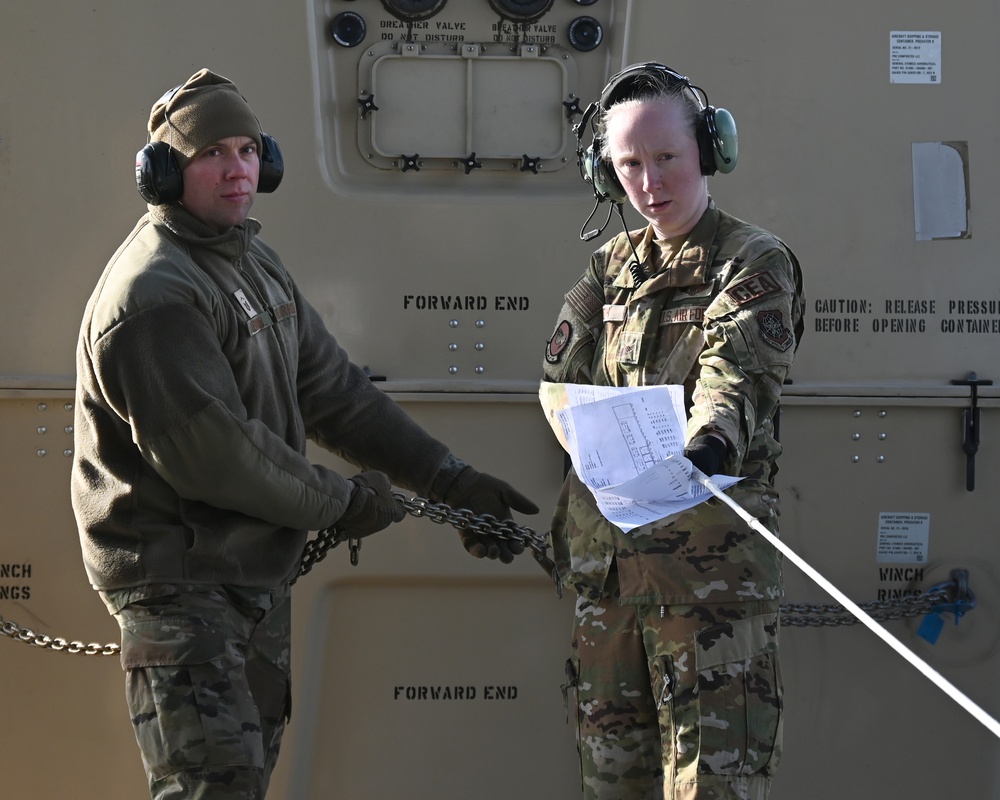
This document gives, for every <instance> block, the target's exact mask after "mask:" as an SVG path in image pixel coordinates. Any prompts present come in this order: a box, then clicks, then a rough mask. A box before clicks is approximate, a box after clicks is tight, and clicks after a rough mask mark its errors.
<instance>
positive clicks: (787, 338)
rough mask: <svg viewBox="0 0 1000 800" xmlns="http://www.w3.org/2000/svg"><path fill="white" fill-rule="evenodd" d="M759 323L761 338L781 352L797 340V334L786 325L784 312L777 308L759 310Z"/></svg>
mask: <svg viewBox="0 0 1000 800" xmlns="http://www.w3.org/2000/svg"><path fill="white" fill-rule="evenodd" d="M757 323H758V324H759V325H760V336H761V338H762V339H763V340H764V341H765V342H767V343H768V344H769V345H771V347H775V348H777V349H778V350H780V351H781V352H785V350H787V349H788V348H789V347H791V346H792V343H793V342H794V341H795V336H794V335H793V334H792V332H791V331H790V330H789V329H788V328H786V327H785V322H784V318H783V316H782V313H781V312H780V311H778V310H777V309H770V310H768V311H758V312H757Z"/></svg>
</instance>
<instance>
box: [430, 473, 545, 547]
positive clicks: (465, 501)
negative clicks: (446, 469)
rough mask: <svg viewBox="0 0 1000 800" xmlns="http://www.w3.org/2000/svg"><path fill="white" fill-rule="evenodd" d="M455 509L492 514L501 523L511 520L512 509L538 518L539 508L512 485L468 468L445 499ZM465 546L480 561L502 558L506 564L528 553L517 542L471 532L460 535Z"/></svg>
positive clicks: (450, 488) (465, 531)
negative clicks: (515, 557) (481, 559)
mask: <svg viewBox="0 0 1000 800" xmlns="http://www.w3.org/2000/svg"><path fill="white" fill-rule="evenodd" d="M442 499H443V500H444V502H445V503H447V504H448V505H449V506H451V507H452V508H465V509H468V510H469V511H472V512H474V513H476V514H491V515H492V516H494V517H496V518H497V519H500V520H504V519H510V518H511V513H510V511H511V509H514V511H520V512H521V513H522V514H537V513H538V506H536V505H535V504H534V503H532V502H531V501H530V500H529V499H528V498H527V497H525V496H524V495H523V494H521V493H520V492H518V491H517V490H516V489H514V487H512V486H511V485H510V484H509V483H506V482H505V481H502V480H500V479H499V478H494V477H493V476H492V475H487V474H486V473H485V472H478V471H477V470H475V469H473V468H472V467H465V469H463V470H462V471H461V472H459V473H458V475H457V476H455V479H454V480H453V481H452V482H451V485H450V486H449V487H448V489H447V490H446V491H445V493H444V497H443V498H442ZM459 533H460V535H461V537H462V545H463V546H464V547H465V549H466V550H467V551H468V553H469V555H472V556H474V557H476V558H483V557H484V556H485V557H486V558H493V559H496V558H499V559H500V561H502V562H503V563H504V564H509V563H510V562H511V561H513V560H514V556H517V555H520V554H521V553H523V552H524V545H523V544H521V542H519V541H516V540H514V539H498V538H497V537H495V536H490V535H489V534H482V533H476V532H475V531H471V530H463V531H459Z"/></svg>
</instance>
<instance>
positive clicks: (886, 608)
mask: <svg viewBox="0 0 1000 800" xmlns="http://www.w3.org/2000/svg"><path fill="white" fill-rule="evenodd" d="M953 594H954V592H953V591H952V590H951V588H945V587H942V588H938V589H935V590H933V591H930V592H927V593H921V594H912V595H906V596H905V597H901V598H899V599H898V600H874V601H872V602H870V603H859V606H860V607H861V609H862V610H863V611H866V612H867V613H868V614H869V616H871V617H872V618H873V619H878V620H897V619H905V618H907V617H919V616H921V615H924V614H929V613H931V611H932V610H934V608H935V607H936V606H941V605H945V604H947V603H948V602H949V600H950V599H952V597H951V596H952V595H953ZM781 624H782V625H785V626H791V627H796V628H810V627H811V628H821V627H836V626H838V625H857V624H858V618H857V617H855V616H854V615H853V614H852V613H850V612H849V611H848V610H847V609H846V608H844V607H843V606H841V605H833V604H829V605H828V604H824V603H783V604H782V605H781Z"/></svg>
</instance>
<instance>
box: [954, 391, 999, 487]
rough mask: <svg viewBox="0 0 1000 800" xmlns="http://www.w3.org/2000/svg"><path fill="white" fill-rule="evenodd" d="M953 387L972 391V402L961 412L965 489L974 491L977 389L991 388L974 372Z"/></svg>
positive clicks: (977, 418)
mask: <svg viewBox="0 0 1000 800" xmlns="http://www.w3.org/2000/svg"><path fill="white" fill-rule="evenodd" d="M951 383H952V385H953V386H968V387H970V388H971V389H972V400H971V403H970V405H969V407H968V408H966V409H964V410H963V411H962V430H963V431H964V434H963V439H962V451H963V452H964V453H965V488H966V490H967V491H970V492H972V491H974V490H975V488H976V453H978V452H979V389H978V387H980V386H992V385H993V381H991V380H980V379H979V377H978V376H977V375H976V373H975V372H970V373H969V374H968V375H966V376H965V378H964V379H962V380H953V381H952V382H951Z"/></svg>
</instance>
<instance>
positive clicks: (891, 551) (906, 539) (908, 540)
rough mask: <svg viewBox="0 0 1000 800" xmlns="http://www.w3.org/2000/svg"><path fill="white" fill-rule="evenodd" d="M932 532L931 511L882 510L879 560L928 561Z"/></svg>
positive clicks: (880, 516)
mask: <svg viewBox="0 0 1000 800" xmlns="http://www.w3.org/2000/svg"><path fill="white" fill-rule="evenodd" d="M930 533H931V515H930V514H906V513H891V512H885V511H884V512H882V513H881V514H879V515H878V558H877V561H878V563H879V564H925V563H927V549H928V545H929V543H930Z"/></svg>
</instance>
